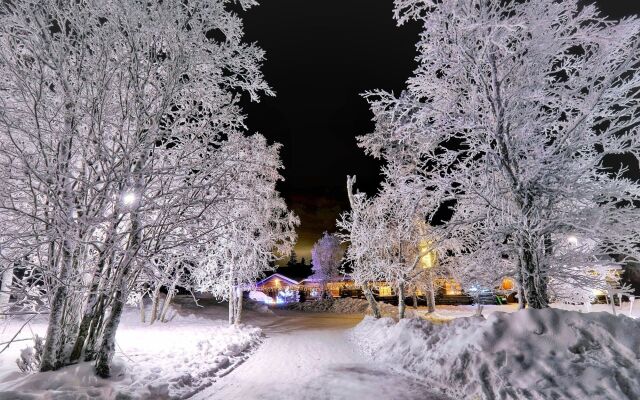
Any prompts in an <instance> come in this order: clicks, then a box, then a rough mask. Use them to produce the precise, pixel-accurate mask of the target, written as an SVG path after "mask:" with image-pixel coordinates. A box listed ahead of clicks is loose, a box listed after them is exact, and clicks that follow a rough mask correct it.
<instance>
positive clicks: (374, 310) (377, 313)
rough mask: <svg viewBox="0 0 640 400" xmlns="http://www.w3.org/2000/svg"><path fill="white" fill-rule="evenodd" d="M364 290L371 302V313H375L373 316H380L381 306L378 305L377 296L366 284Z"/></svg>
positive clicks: (365, 295)
mask: <svg viewBox="0 0 640 400" xmlns="http://www.w3.org/2000/svg"><path fill="white" fill-rule="evenodd" d="M362 292H363V293H364V297H365V298H366V299H367V301H368V302H369V308H371V314H373V318H376V319H378V318H380V317H381V315H380V307H378V302H376V299H375V297H373V293H372V292H371V288H370V287H369V286H368V285H366V284H365V285H363V286H362Z"/></svg>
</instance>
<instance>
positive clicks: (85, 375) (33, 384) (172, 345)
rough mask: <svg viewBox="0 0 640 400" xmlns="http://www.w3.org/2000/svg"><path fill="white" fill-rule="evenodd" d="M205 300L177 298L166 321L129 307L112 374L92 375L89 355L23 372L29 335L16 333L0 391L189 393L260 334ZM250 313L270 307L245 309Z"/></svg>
mask: <svg viewBox="0 0 640 400" xmlns="http://www.w3.org/2000/svg"><path fill="white" fill-rule="evenodd" d="M202 304H206V306H205V307H202V308H199V307H195V306H193V305H191V300H190V299H188V298H185V299H178V301H177V303H176V307H175V308H176V310H177V312H176V313H175V315H174V316H173V319H172V320H171V321H170V322H167V323H161V322H156V323H155V324H153V325H151V326H149V325H148V324H142V323H140V322H139V312H138V311H137V310H127V312H126V313H125V314H124V316H123V320H122V322H121V324H120V327H119V329H118V333H117V335H116V343H117V348H116V350H117V351H116V356H115V359H114V371H113V372H114V373H113V377H112V378H111V379H106V380H105V379H100V378H97V377H96V376H95V375H94V373H93V366H92V363H80V364H77V365H74V366H70V367H66V368H63V369H61V370H59V371H55V372H47V373H38V374H29V375H25V374H22V373H20V372H19V370H18V368H17V366H16V363H15V360H16V359H17V358H18V356H19V353H20V349H23V348H25V347H26V346H28V345H30V344H31V342H30V341H18V342H15V343H14V344H12V345H11V346H10V347H9V348H8V349H7V350H6V351H4V352H3V353H2V354H0V399H16V400H17V399H65V400H71V399H87V398H99V399H115V398H118V399H130V398H131V399H166V398H188V397H189V396H191V395H192V394H194V393H196V392H198V391H200V390H202V389H203V388H204V387H206V386H208V385H210V384H211V383H212V382H214V381H215V380H217V379H219V378H220V377H222V376H224V375H226V374H228V373H229V372H230V371H231V370H233V369H234V368H235V367H236V366H237V365H238V364H240V363H241V362H242V361H244V360H245V359H246V358H247V356H248V355H249V354H250V353H251V352H252V351H253V350H254V349H255V348H256V347H257V346H258V345H259V344H260V343H261V342H262V340H263V336H262V333H261V330H260V329H259V328H257V327H252V326H248V325H245V326H241V327H239V328H236V327H230V326H228V324H227V309H226V307H225V306H224V305H215V304H214V302H212V301H204V302H203V303H202ZM246 314H247V318H250V319H251V320H254V321H260V320H261V319H265V318H267V319H268V318H270V317H269V316H268V314H261V313H256V312H253V311H247V313H246ZM17 322H18V321H15V322H13V323H11V324H10V325H8V326H7V325H0V326H1V327H2V330H1V331H0V342H5V341H7V340H8V339H9V337H10V336H12V335H13V334H14V333H15V328H16V327H17V326H16V324H17ZM45 330H46V319H45V318H40V319H37V320H34V321H33V322H32V323H31V324H30V325H29V326H28V327H26V328H25V329H24V330H23V333H21V334H20V336H19V338H28V337H31V335H32V332H33V333H36V334H39V335H43V334H44V332H45Z"/></svg>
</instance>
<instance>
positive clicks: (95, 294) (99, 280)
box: [69, 224, 115, 363]
mask: <svg viewBox="0 0 640 400" xmlns="http://www.w3.org/2000/svg"><path fill="white" fill-rule="evenodd" d="M114 229H115V224H114V225H112V226H111V229H110V231H109V238H108V239H107V242H106V244H105V246H104V248H103V249H102V251H101V252H100V258H99V262H98V265H97V266H96V269H95V271H94V275H93V281H92V284H91V290H90V292H89V295H88V297H87V304H86V306H85V310H84V314H83V316H82V320H81V321H80V326H79V328H78V333H77V335H76V341H75V344H74V346H73V350H72V351H71V355H70V357H69V362H71V363H74V362H76V361H78V360H79V359H80V356H81V355H82V351H83V349H85V342H86V341H87V336H88V335H89V334H90V327H91V325H92V323H93V325H95V324H96V323H97V321H95V319H96V317H97V316H98V314H97V312H98V311H99V310H102V308H101V307H100V305H101V301H102V296H103V294H102V293H101V289H104V286H105V280H106V279H105V277H104V276H103V272H104V267H105V265H106V263H107V262H108V259H110V258H109V257H108V256H107V252H111V251H112V250H111V246H112V245H113V241H114V237H115V235H113V234H114Z"/></svg>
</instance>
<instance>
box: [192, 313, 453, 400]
mask: <svg viewBox="0 0 640 400" xmlns="http://www.w3.org/2000/svg"><path fill="white" fill-rule="evenodd" d="M277 314H278V315H277V316H276V317H274V318H272V319H269V320H264V319H262V318H261V319H260V320H259V321H255V324H256V325H260V326H261V328H262V329H263V330H264V333H265V335H266V339H265V341H264V343H263V344H262V346H261V347H260V348H259V349H258V350H257V351H256V352H255V354H253V355H252V356H250V357H249V359H248V360H247V361H246V362H245V363H244V364H242V365H240V366H239V367H238V368H237V369H235V370H234V371H232V372H231V373H230V374H229V375H227V376H225V377H223V378H221V379H219V380H218V381H217V382H215V383H214V384H213V385H212V386H211V387H209V388H207V389H205V390H204V391H202V392H200V393H199V394H197V395H196V396H194V397H193V399H196V400H215V399H219V400H223V399H224V400H231V399H234V400H235V399H237V400H254V399H255V400H258V399H260V400H276V399H277V400H283V399H296V400H342V399H345V400H346V399H349V400H354V399H374V398H375V399H402V400H418V399H420V400H445V399H447V397H445V396H442V395H440V394H436V392H434V391H432V390H431V389H430V388H429V387H427V386H425V383H421V382H419V381H417V380H416V379H415V378H412V377H410V376H406V375H404V374H400V373H398V372H395V371H392V370H391V369H389V368H387V367H385V366H384V365H376V364H375V363H373V362H372V361H370V360H369V359H367V357H366V356H365V355H363V354H360V353H359V352H358V351H357V348H356V346H354V344H353V343H352V342H350V339H349V337H348V330H349V329H350V328H352V327H353V326H355V325H356V324H357V323H358V322H360V320H361V317H356V316H347V315H333V314H311V313H301V312H292V311H277ZM246 322H247V323H254V321H251V320H249V321H246Z"/></svg>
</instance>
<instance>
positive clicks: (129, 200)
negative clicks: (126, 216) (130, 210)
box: [122, 192, 138, 206]
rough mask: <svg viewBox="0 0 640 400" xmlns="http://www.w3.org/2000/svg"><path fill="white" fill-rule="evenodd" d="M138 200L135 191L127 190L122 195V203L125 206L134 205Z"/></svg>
mask: <svg viewBox="0 0 640 400" xmlns="http://www.w3.org/2000/svg"><path fill="white" fill-rule="evenodd" d="M137 200H138V196H136V194H135V193H134V192H126V193H125V194H124V195H123V196H122V204H124V205H125V206H132V205H133V204H135V202H136V201H137Z"/></svg>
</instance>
